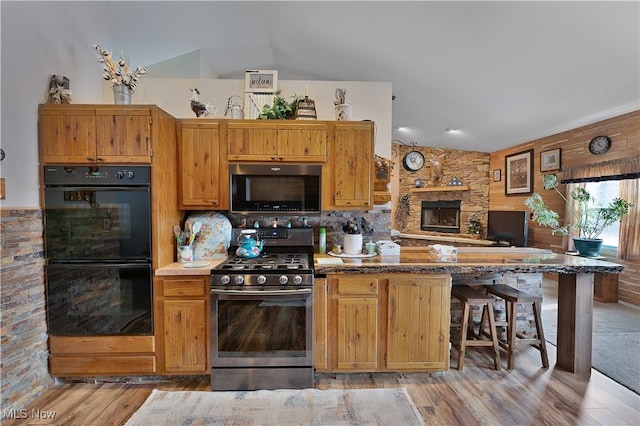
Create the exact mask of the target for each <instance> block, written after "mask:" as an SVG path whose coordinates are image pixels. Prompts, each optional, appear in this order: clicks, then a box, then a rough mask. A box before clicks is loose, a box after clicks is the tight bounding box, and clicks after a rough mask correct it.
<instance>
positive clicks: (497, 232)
mask: <svg viewBox="0 0 640 426" xmlns="http://www.w3.org/2000/svg"><path fill="white" fill-rule="evenodd" d="M528 215H529V213H528V212H526V211H515V210H489V218H488V223H487V239H488V240H491V241H495V242H497V243H498V244H499V245H505V246H507V245H508V246H515V247H526V246H527V234H528V232H527V228H528V222H527V218H528Z"/></svg>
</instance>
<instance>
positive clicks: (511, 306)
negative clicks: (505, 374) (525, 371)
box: [505, 301, 518, 370]
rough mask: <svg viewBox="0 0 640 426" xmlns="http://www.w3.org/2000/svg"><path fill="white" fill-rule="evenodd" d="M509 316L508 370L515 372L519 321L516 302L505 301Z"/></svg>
mask: <svg viewBox="0 0 640 426" xmlns="http://www.w3.org/2000/svg"><path fill="white" fill-rule="evenodd" d="M505 304H506V305H507V306H506V314H507V370H513V368H514V367H515V364H516V334H517V330H516V324H517V319H518V316H517V315H518V314H517V312H516V311H517V307H518V304H517V303H515V302H509V301H505Z"/></svg>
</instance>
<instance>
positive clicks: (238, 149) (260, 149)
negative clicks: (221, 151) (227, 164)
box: [227, 123, 278, 161]
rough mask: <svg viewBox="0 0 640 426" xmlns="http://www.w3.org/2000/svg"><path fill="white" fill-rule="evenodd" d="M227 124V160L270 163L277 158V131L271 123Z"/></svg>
mask: <svg viewBox="0 0 640 426" xmlns="http://www.w3.org/2000/svg"><path fill="white" fill-rule="evenodd" d="M267 124H268V125H269V126H268V127H267V126H266V125H260V123H229V124H228V128H227V146H228V155H229V160H244V161H270V160H276V159H277V157H278V149H277V137H278V130H277V128H276V127H275V125H273V124H272V123H267Z"/></svg>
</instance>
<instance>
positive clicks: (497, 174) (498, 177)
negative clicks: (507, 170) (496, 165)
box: [493, 169, 502, 182]
mask: <svg viewBox="0 0 640 426" xmlns="http://www.w3.org/2000/svg"><path fill="white" fill-rule="evenodd" d="M501 180H502V169H495V170H494V171H493V181H494V182H500V181H501Z"/></svg>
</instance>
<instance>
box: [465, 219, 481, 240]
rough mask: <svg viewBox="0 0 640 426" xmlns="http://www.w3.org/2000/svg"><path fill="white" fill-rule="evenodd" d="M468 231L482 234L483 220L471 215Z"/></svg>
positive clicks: (473, 233)
mask: <svg viewBox="0 0 640 426" xmlns="http://www.w3.org/2000/svg"><path fill="white" fill-rule="evenodd" d="M467 233H468V234H472V235H478V236H480V235H481V234H482V222H480V219H478V218H477V217H476V216H475V215H473V216H471V219H469V223H468V224H467Z"/></svg>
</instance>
